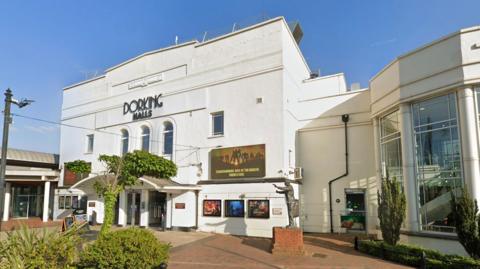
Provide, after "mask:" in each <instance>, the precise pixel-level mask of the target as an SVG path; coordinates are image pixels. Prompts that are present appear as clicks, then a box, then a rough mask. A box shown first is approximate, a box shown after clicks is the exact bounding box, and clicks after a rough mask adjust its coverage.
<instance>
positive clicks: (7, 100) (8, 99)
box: [0, 89, 33, 231]
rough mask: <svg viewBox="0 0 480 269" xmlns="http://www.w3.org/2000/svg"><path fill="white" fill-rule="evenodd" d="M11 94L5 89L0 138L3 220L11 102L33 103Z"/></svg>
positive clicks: (26, 104)
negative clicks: (0, 149) (1, 135)
mask: <svg viewBox="0 0 480 269" xmlns="http://www.w3.org/2000/svg"><path fill="white" fill-rule="evenodd" d="M12 96H13V94H12V91H11V90H10V89H7V90H6V91H5V109H4V110H3V139H2V156H1V158H2V159H1V163H0V218H2V221H3V202H4V200H5V198H4V197H5V173H6V170H7V149H8V129H9V127H10V123H12V117H11V116H10V106H11V104H15V105H17V106H18V107H19V108H22V107H24V106H28V105H29V104H31V103H33V100H28V99H22V100H15V99H13V98H12ZM1 225H2V222H1V221H0V231H1V228H2V226H1Z"/></svg>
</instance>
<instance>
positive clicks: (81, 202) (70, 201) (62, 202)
mask: <svg viewBox="0 0 480 269" xmlns="http://www.w3.org/2000/svg"><path fill="white" fill-rule="evenodd" d="M79 208H86V196H84V197H82V196H79V195H59V196H58V209H79Z"/></svg>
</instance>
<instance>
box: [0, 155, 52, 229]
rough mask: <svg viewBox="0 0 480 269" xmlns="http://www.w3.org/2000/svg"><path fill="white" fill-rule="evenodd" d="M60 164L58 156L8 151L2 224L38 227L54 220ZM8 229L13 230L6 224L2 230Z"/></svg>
mask: <svg viewBox="0 0 480 269" xmlns="http://www.w3.org/2000/svg"><path fill="white" fill-rule="evenodd" d="M58 160H59V157H58V155H56V154H49V153H43V152H34V151H26V150H19V149H11V148H10V149H8V150H7V169H6V176H5V181H6V184H5V200H4V203H3V206H4V207H3V216H2V222H9V221H11V220H28V219H30V220H31V221H30V222H27V223H37V222H47V221H48V220H51V219H52V217H53V199H54V193H53V192H54V189H55V188H56V187H57V183H58V179H59V170H58V166H59V163H58ZM32 221H33V222H32ZM5 226H7V227H9V225H4V224H2V229H5ZM34 226H35V225H34Z"/></svg>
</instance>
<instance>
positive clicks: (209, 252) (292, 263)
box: [168, 234, 409, 269]
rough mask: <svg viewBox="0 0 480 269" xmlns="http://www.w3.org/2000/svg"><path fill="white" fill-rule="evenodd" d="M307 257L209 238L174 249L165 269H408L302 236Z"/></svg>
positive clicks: (241, 240) (262, 243) (253, 241)
mask: <svg viewBox="0 0 480 269" xmlns="http://www.w3.org/2000/svg"><path fill="white" fill-rule="evenodd" d="M304 240H305V249H306V252H307V254H306V255H305V256H302V257H288V256H274V255H272V254H271V253H270V246H271V239H268V238H254V237H242V236H232V235H220V234H216V235H212V236H207V237H205V238H202V239H199V240H196V241H193V242H191V243H187V244H183V245H180V246H177V247H174V248H173V249H172V251H171V255H170V261H169V265H168V268H169V269H171V268H174V269H188V268H195V269H203V268H205V269H206V268H232V269H234V268H282V269H286V268H381V269H386V268H393V269H395V268H409V267H406V266H402V265H398V264H394V263H391V262H388V261H384V260H381V259H377V258H375V257H371V256H368V255H365V254H363V253H360V252H357V251H355V250H354V249H353V246H352V244H351V243H350V242H345V241H344V240H337V239H335V238H331V237H321V236H317V235H306V236H304Z"/></svg>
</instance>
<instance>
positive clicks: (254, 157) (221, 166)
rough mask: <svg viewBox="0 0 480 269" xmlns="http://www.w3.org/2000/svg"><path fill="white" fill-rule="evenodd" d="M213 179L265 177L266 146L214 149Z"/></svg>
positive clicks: (212, 154)
mask: <svg viewBox="0 0 480 269" xmlns="http://www.w3.org/2000/svg"><path fill="white" fill-rule="evenodd" d="M210 171H211V172H210V175H211V178H212V179H228V178H253V177H264V176H265V144H262V145H252V146H243V147H233V148H221V149H214V150H212V152H211V155H210Z"/></svg>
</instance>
